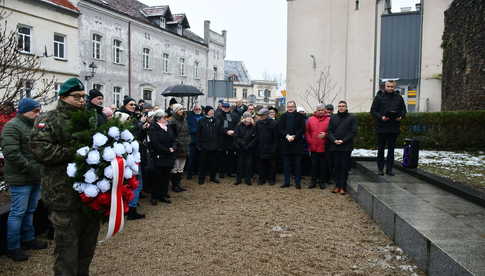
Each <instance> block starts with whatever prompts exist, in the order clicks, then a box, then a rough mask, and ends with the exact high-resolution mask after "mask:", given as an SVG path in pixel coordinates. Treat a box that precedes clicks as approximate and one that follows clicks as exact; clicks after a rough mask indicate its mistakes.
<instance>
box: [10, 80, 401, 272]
mask: <svg viewBox="0 0 485 276" xmlns="http://www.w3.org/2000/svg"><path fill="white" fill-rule="evenodd" d="M391 84H392V83H391ZM394 84H395V83H394ZM391 88H392V87H390V88H389V89H391ZM379 95H380V96H379V97H381V98H382V99H378V100H380V101H381V102H379V103H375V104H374V105H373V109H372V113H373V114H374V115H375V116H376V120H380V121H382V122H384V123H383V124H385V122H386V121H389V120H392V121H394V122H396V123H393V126H392V127H393V129H392V131H393V133H394V132H395V130H394V128H395V125H397V126H398V125H399V121H400V120H401V119H402V118H403V116H404V115H405V109H404V113H402V112H401V113H399V114H394V113H393V114H387V113H385V114H384V111H382V110H381V109H382V108H385V106H386V105H387V104H389V101H390V100H389V99H391V98H389V97H386V94H382V95H381V94H379ZM392 99H394V98H392ZM386 100H387V102H386ZM103 101H104V96H103V94H102V93H101V92H100V91H98V90H91V91H89V93H86V91H85V89H84V86H83V84H82V82H81V81H79V80H78V79H75V78H73V79H69V80H68V81H66V82H65V83H63V85H62V86H61V90H60V91H59V101H58V104H57V107H56V109H55V110H53V111H49V112H45V113H41V106H40V104H39V103H38V102H36V101H35V100H32V99H28V98H25V99H22V100H21V101H20V102H19V104H18V111H17V115H16V117H14V118H13V119H12V120H10V121H9V122H8V123H7V124H6V125H5V127H4V130H3V133H2V138H3V139H2V149H3V153H4V155H5V157H6V161H7V162H6V168H5V176H6V181H7V183H8V184H9V185H10V191H11V196H12V205H11V212H10V215H9V218H8V251H7V255H8V256H9V257H10V258H12V259H14V260H16V261H22V260H26V259H27V258H28V256H27V255H26V254H25V252H24V249H43V248H46V247H47V244H46V243H45V242H42V241H40V240H37V239H36V238H35V235H34V229H33V223H32V218H33V213H34V211H35V208H36V205H37V201H38V200H39V198H40V191H41V190H42V198H43V201H44V202H45V203H46V205H47V206H48V208H49V213H50V215H49V219H50V221H51V222H52V224H53V227H54V229H55V233H56V234H55V242H56V251H55V252H56V253H55V255H56V262H55V265H54V271H55V274H56V275H88V271H89V264H90V262H91V259H92V257H93V254H94V249H95V247H96V241H97V235H98V232H99V220H97V219H96V218H93V217H90V216H89V215H87V214H85V213H84V212H82V211H81V210H80V208H79V206H80V204H81V202H80V200H79V196H78V195H77V194H76V193H75V191H74V190H73V189H72V187H69V186H68V185H65V184H66V183H67V182H68V181H67V176H66V172H65V168H66V165H67V163H69V162H71V161H72V160H73V158H74V157H73V156H74V152H75V149H73V148H72V143H71V139H72V137H71V133H68V129H67V128H66V125H67V124H66V122H67V121H68V120H69V117H68V116H69V115H68V114H70V113H69V111H72V110H79V109H82V108H87V109H88V110H91V111H94V112H95V113H96V124H97V126H101V125H103V124H105V123H106V122H108V121H109V120H112V119H113V118H118V119H119V120H121V121H123V122H129V123H130V124H132V126H133V131H132V133H133V134H134V136H135V139H136V140H137V141H138V142H139V144H140V152H141V163H140V167H141V170H140V173H139V175H138V178H139V182H140V185H139V186H138V188H137V190H136V191H135V196H134V198H133V200H132V201H131V202H130V203H129V207H130V208H129V211H128V214H127V219H128V220H136V219H143V218H145V215H144V214H140V213H139V212H138V210H137V206H139V199H140V198H141V197H143V196H145V195H146V196H149V197H150V199H149V202H150V204H152V205H157V204H159V203H165V204H170V203H171V199H170V193H169V190H172V191H173V192H176V193H178V192H185V191H187V189H186V185H184V184H183V183H184V182H185V179H192V178H194V177H197V182H198V184H200V185H203V184H206V183H208V182H212V183H220V179H221V178H234V180H233V182H232V183H233V184H234V185H240V184H242V183H244V184H246V185H252V184H253V182H255V184H257V185H264V184H269V185H275V184H276V175H277V171H278V169H279V168H280V167H282V169H283V175H284V179H283V181H282V185H281V186H280V187H281V188H288V187H290V186H292V184H294V187H296V189H301V188H302V164H303V162H304V161H303V160H304V159H310V160H311V173H310V177H311V180H310V182H309V185H308V188H310V189H313V188H316V187H319V188H320V189H325V188H326V187H327V186H328V185H330V183H331V182H333V183H334V184H335V188H334V189H332V190H331V191H332V192H333V193H339V194H342V195H345V194H346V192H347V178H348V173H349V170H350V165H351V162H350V157H351V152H352V149H353V140H354V137H355V136H356V134H357V120H356V117H355V116H353V115H352V114H350V113H349V112H348V106H347V102H346V101H343V100H342V101H339V102H338V105H337V112H336V113H334V106H333V105H331V104H327V105H323V104H319V105H317V106H316V107H315V109H314V110H313V111H312V112H311V114H306V113H305V110H304V109H303V108H301V107H297V104H296V102H295V101H288V102H287V105H286V112H284V113H283V114H281V115H280V114H278V110H277V109H276V108H271V107H270V108H264V107H263V108H256V107H255V106H254V105H252V104H249V105H244V104H243V103H242V101H238V102H237V103H236V105H233V106H231V105H230V104H229V103H228V102H224V101H219V104H218V106H217V107H216V108H213V107H212V106H209V105H206V106H200V105H199V104H195V105H194V106H193V108H192V109H191V110H190V111H188V110H186V108H185V107H184V106H183V105H181V104H180V103H177V101H176V100H175V99H171V100H170V105H169V107H168V108H167V109H166V110H162V109H160V108H157V107H153V106H152V105H150V104H149V103H145V102H144V101H142V100H140V101H138V102H137V101H136V100H135V99H133V98H131V97H128V96H126V97H125V98H124V100H123V104H122V106H121V107H120V108H113V107H103ZM395 105H400V102H398V101H397V100H396V104H395ZM390 116H392V117H393V118H392V119H390V118H389V117H390ZM34 122H35V123H34ZM382 136H383V137H381V136H379V141H380V142H379V145H381V144H384V146H385V143H384V141H386V142H387V143H388V144H389V143H390V144H391V146H392V145H393V140H392V139H395V137H397V135H396V134H395V133H394V134H392V135H385V134H383V135H382ZM381 140H382V143H381ZM394 143H395V140H394ZM379 156H380V159H379V163H378V164H379V172H381V171H382V169H383V166H384V162H383V153H382V157H381V153H379ZM389 158H392V156H391V157H389V156H388V162H389ZM41 167H42V174H41ZM387 170H388V171H387V172H388V173H389V174H391V173H392V171H391V169H390V167H387ZM41 178H42V180H40V179H41ZM41 182H42V189H41V188H40V183H41Z"/></svg>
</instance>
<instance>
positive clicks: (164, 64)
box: [162, 54, 168, 73]
mask: <svg viewBox="0 0 485 276" xmlns="http://www.w3.org/2000/svg"><path fill="white" fill-rule="evenodd" d="M162 62H163V65H162V66H163V72H164V73H168V54H163V58H162Z"/></svg>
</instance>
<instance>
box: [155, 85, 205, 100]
mask: <svg viewBox="0 0 485 276" xmlns="http://www.w3.org/2000/svg"><path fill="white" fill-rule="evenodd" d="M201 95H204V93H202V91H200V90H199V89H198V88H197V87H195V86H192V85H185V84H179V85H174V86H170V87H168V88H167V89H165V91H163V92H162V96H164V97H193V96H201Z"/></svg>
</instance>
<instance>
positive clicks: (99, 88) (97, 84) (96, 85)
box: [93, 83, 104, 92]
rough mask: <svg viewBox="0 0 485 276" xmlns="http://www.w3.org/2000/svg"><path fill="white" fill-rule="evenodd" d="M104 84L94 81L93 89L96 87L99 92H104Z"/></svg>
mask: <svg viewBox="0 0 485 276" xmlns="http://www.w3.org/2000/svg"><path fill="white" fill-rule="evenodd" d="M103 86H104V85H102V84H100V83H93V89H96V90H98V91H99V92H103Z"/></svg>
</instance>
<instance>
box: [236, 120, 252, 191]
mask: <svg viewBox="0 0 485 276" xmlns="http://www.w3.org/2000/svg"><path fill="white" fill-rule="evenodd" d="M234 144H235V146H236V149H237V151H238V156H239V159H238V162H237V179H236V183H234V185H239V184H241V179H243V178H244V182H245V183H246V184H247V185H251V184H252V183H251V176H252V163H253V155H254V148H255V146H256V127H255V126H254V120H253V118H252V116H251V113H249V112H244V114H243V119H242V121H241V123H240V124H239V125H238V126H237V127H236V132H235V143H234Z"/></svg>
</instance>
